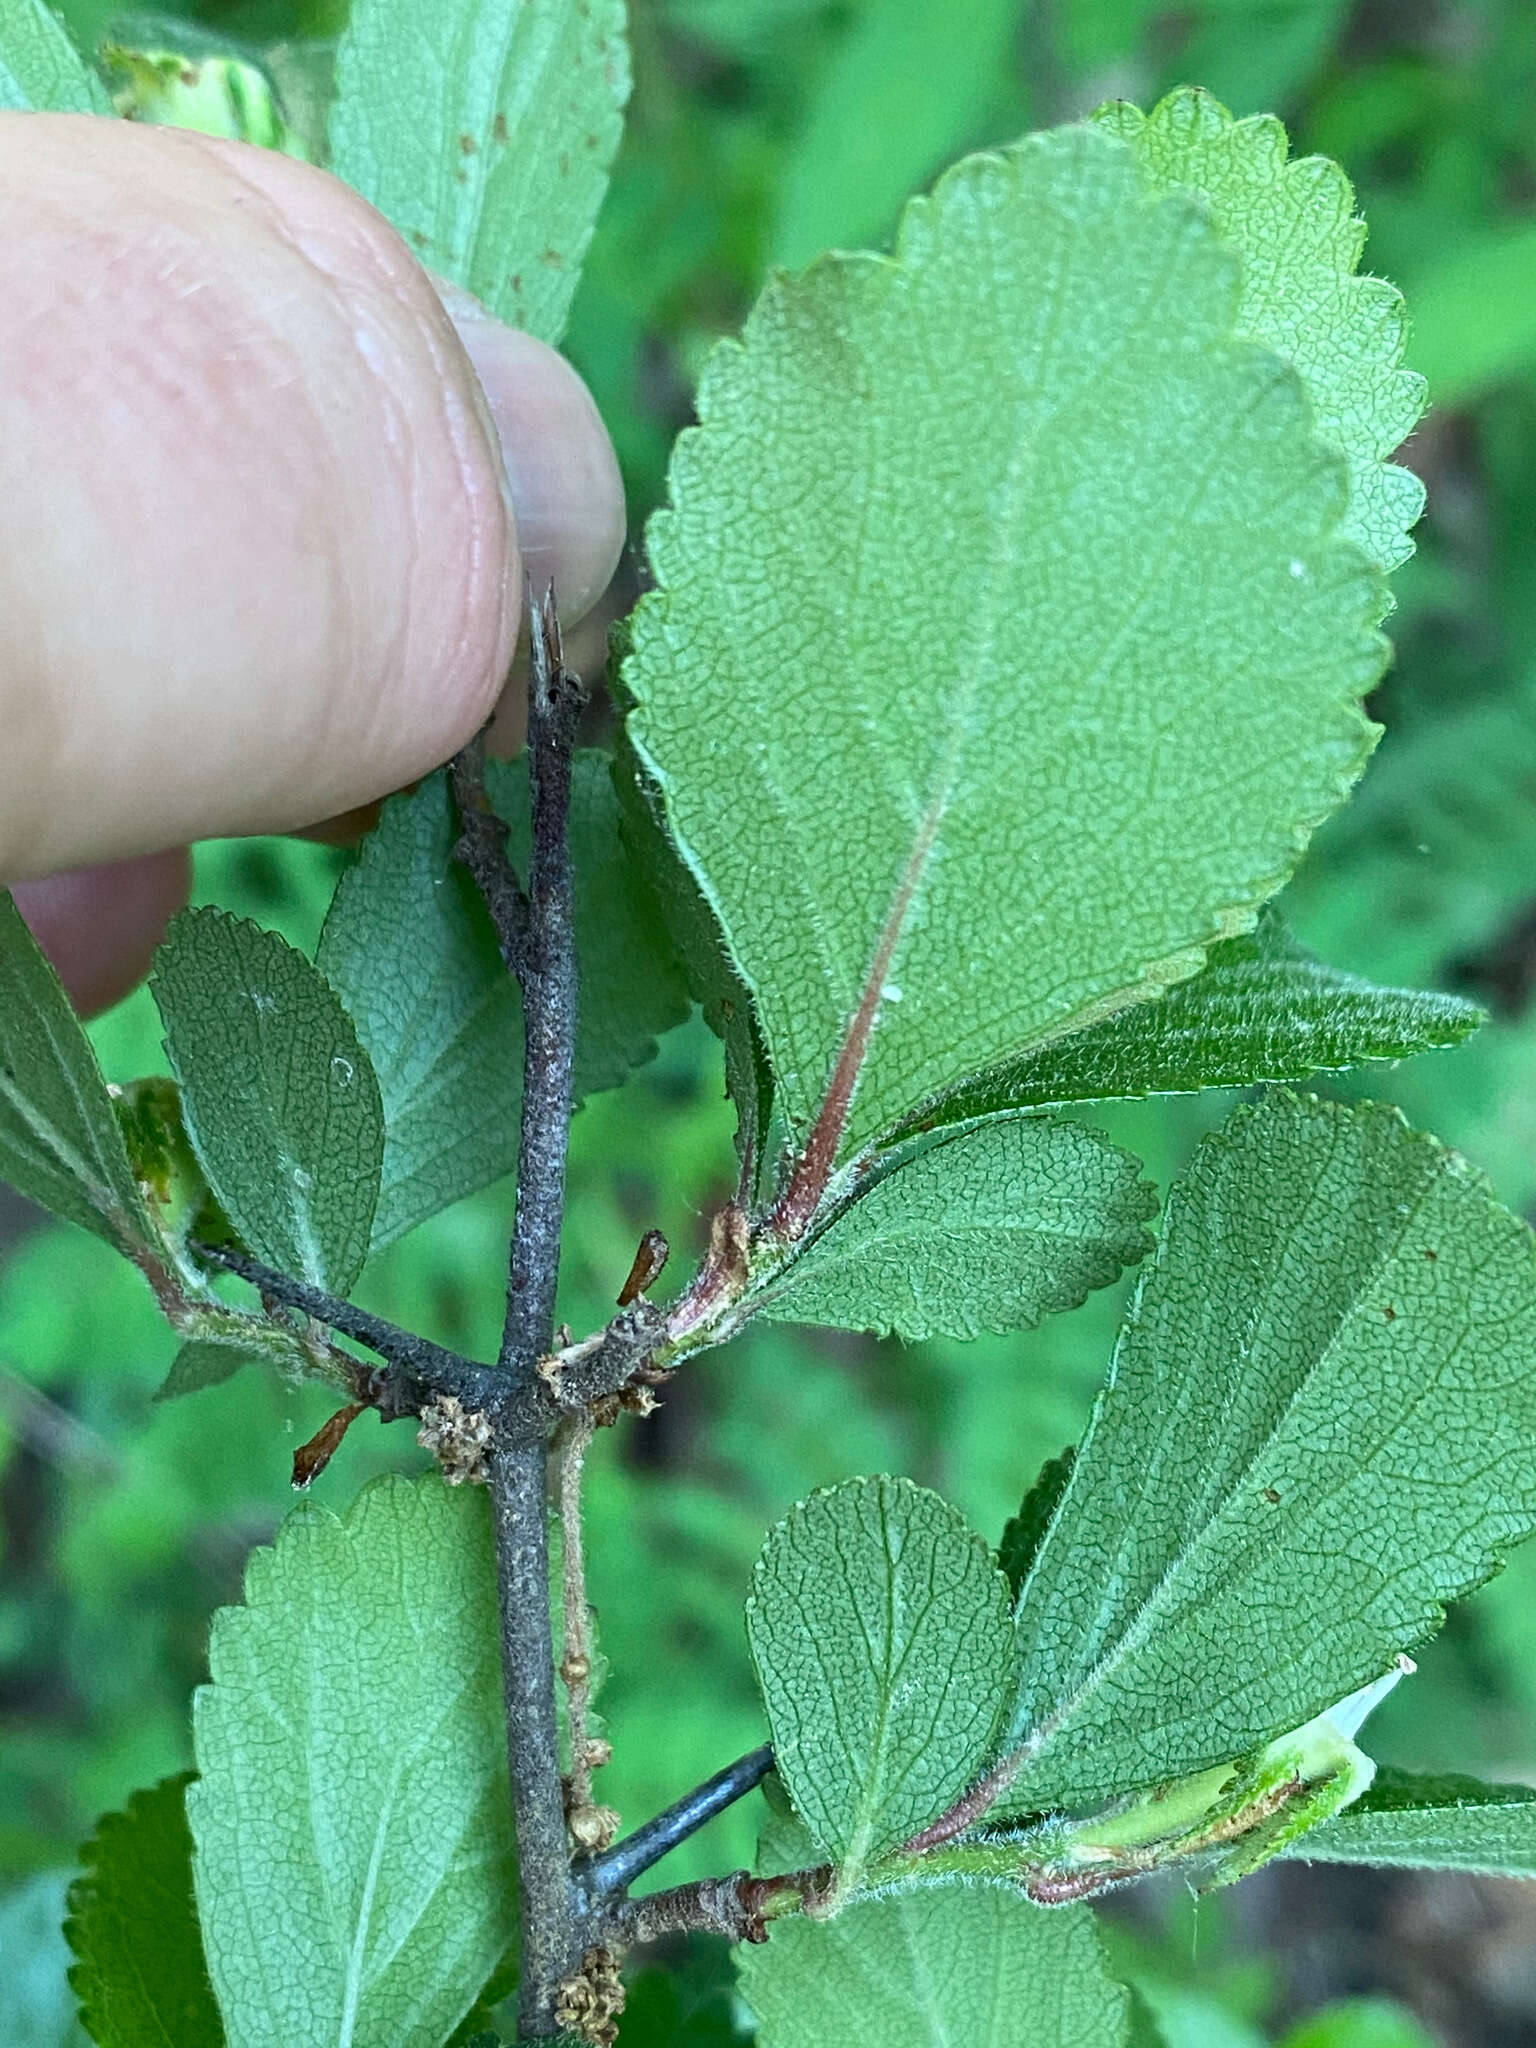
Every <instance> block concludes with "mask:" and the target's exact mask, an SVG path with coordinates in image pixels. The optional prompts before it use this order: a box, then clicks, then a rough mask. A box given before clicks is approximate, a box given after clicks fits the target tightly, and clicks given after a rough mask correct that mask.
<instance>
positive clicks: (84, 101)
mask: <svg viewBox="0 0 1536 2048" xmlns="http://www.w3.org/2000/svg"><path fill="white" fill-rule="evenodd" d="M111 111H112V107H111V102H110V101H109V100H108V98H107V95H106V91H105V89H104V88H103V86H102V83H101V80H100V79H99V78H97V77H96V75H95V74H94V72H92V71H90V70H88V69H87V68H86V66H85V64H84V63H82V61H81V59H80V54H79V52H78V51H77V50H76V48H75V46H74V44H73V43H72V42H71V41H70V39H69V34H68V31H67V30H66V29H65V27H64V24H63V23H62V22H61V21H60V19H59V17H58V16H57V14H55V13H54V11H53V9H52V8H51V7H50V6H48V4H47V0H8V4H7V5H6V7H5V9H4V11H3V19H0V112H15V113H29V112H35V113H41V114H110V113H111Z"/></svg>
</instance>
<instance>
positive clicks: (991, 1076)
mask: <svg viewBox="0 0 1536 2048" xmlns="http://www.w3.org/2000/svg"><path fill="white" fill-rule="evenodd" d="M1483 1021H1484V1013H1483V1012H1482V1011H1481V1010H1480V1009H1479V1008H1478V1007H1477V1005H1476V1004H1475V1003H1469V1002H1465V1001H1463V1000H1462V998H1461V997H1459V996H1444V995H1435V994H1431V993H1426V992H1425V991H1424V990H1421V989H1407V988H1377V987H1376V986H1375V985H1374V984H1373V983H1371V982H1368V981H1362V980H1361V979H1360V978H1359V977H1358V976H1357V975H1353V974H1345V973H1343V972H1341V971H1340V970H1339V969H1338V968H1334V967H1327V966H1325V965H1324V964H1323V962H1322V961H1321V960H1318V959H1316V958H1315V957H1314V956H1313V955H1312V954H1311V953H1308V952H1307V951H1306V950H1305V949H1304V948H1303V947H1301V946H1298V945H1297V944H1296V942H1295V940H1294V939H1292V938H1291V936H1290V934H1289V933H1288V932H1287V931H1286V929H1285V926H1284V925H1283V924H1282V923H1281V921H1280V918H1279V917H1278V916H1277V914H1276V913H1275V912H1274V911H1273V910H1272V909H1271V910H1266V911H1265V912H1264V913H1263V915H1262V916H1261V917H1260V919H1259V922H1258V925H1257V927H1256V928H1255V930H1253V931H1251V932H1245V933H1243V934H1242V935H1241V937H1239V938H1235V939H1226V940H1223V942H1222V943H1221V944H1220V945H1219V946H1213V947H1212V948H1211V952H1210V957H1209V959H1208V960H1207V962H1206V964H1205V966H1204V967H1203V968H1202V969H1201V971H1200V973H1198V974H1196V975H1193V976H1191V978H1190V979H1189V980H1188V981H1182V982H1180V983H1179V985H1178V986H1177V987H1176V988H1171V989H1169V990H1168V992H1167V994H1166V995H1163V996H1159V997H1158V998H1157V999H1156V1000H1155V1001H1153V1002H1150V1003H1142V1004H1140V1005H1138V1007H1137V1008H1136V1009H1134V1010H1127V1011H1121V1012H1119V1013H1118V1014H1117V1015H1116V1016H1113V1017H1106V1018H1105V1019H1103V1021H1102V1022H1101V1023H1098V1024H1090V1025H1089V1026H1088V1028H1087V1030H1086V1031H1075V1032H1072V1033H1071V1034H1069V1035H1068V1036H1067V1037H1065V1038H1053V1039H1052V1040H1051V1041H1050V1042H1049V1043H1048V1044H1046V1045H1042V1046H1037V1047H1036V1048H1035V1049H1034V1050H1033V1051H1032V1052H1027V1053H1024V1054H1022V1055H1021V1056H1020V1057H1019V1058H1018V1059H1016V1060H1010V1061H1008V1062H1006V1063H1005V1064H1004V1065H1001V1066H997V1067H993V1068H991V1069H990V1070H989V1071H987V1072H986V1073H982V1074H975V1075H972V1076H970V1077H969V1078H968V1079H966V1080H964V1081H962V1082H961V1083H960V1084H959V1086H958V1087H955V1088H952V1089H950V1090H949V1091H948V1092H947V1093H945V1094H944V1095H941V1096H939V1097H938V1098H937V1099H936V1100H935V1101H933V1102H931V1103H928V1104H925V1105H924V1107H923V1108H922V1109H921V1110H919V1111H918V1112H917V1113H916V1114H915V1115H914V1116H912V1117H910V1118H908V1119H907V1120H906V1122H905V1124H904V1125H903V1126H902V1127H901V1128H899V1129H898V1130H897V1131H896V1132H895V1133H894V1134H893V1136H894V1137H896V1138H899V1137H901V1136H902V1135H903V1133H904V1132H905V1131H906V1130H910V1129H929V1128H932V1127H933V1126H935V1125H941V1124H949V1123H965V1122H968V1121H969V1120H970V1119H971V1118H973V1117H978V1116H990V1115H994V1114H996V1113H997V1112H998V1111H999V1110H1004V1109H1013V1108H1021V1107H1031V1106H1036V1105H1042V1104H1053V1105H1055V1104H1065V1103H1069V1102H1101V1101H1105V1100H1109V1099H1112V1098H1127V1097H1135V1096H1142V1095H1182V1094H1193V1093H1195V1092H1197V1091H1198V1090H1200V1089H1202V1088H1246V1087H1249V1086H1251V1085H1252V1084H1253V1083H1254V1082H1256V1081H1303V1080H1305V1079H1306V1078H1307V1076H1308V1075H1310V1074H1322V1073H1337V1072H1342V1071H1343V1070H1344V1069H1346V1068H1348V1067H1356V1066H1360V1065H1362V1064H1363V1063H1365V1062H1366V1061H1368V1060H1401V1059H1409V1058H1411V1057H1412V1056H1413V1055H1414V1054H1415V1053H1420V1052H1430V1051H1433V1050H1438V1049H1440V1048H1443V1047H1445V1046H1451V1045H1459V1044H1460V1043H1461V1041H1462V1040H1463V1039H1464V1038H1466V1037H1468V1036H1469V1035H1470V1034H1471V1033H1472V1032H1473V1031H1475V1030H1476V1029H1477V1027H1478V1026H1479V1025H1480V1024H1481V1023H1482V1022H1483Z"/></svg>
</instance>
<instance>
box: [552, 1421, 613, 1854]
mask: <svg viewBox="0 0 1536 2048" xmlns="http://www.w3.org/2000/svg"><path fill="white" fill-rule="evenodd" d="M591 1441H592V1424H591V1422H590V1421H589V1420H588V1418H587V1417H586V1416H584V1415H582V1416H573V1417H572V1418H571V1419H570V1421H568V1422H567V1423H566V1424H565V1426H564V1428H563V1429H562V1430H561V1433H560V1438H559V1458H560V1463H559V1470H560V1575H561V1595H562V1614H563V1617H564V1627H563V1629H562V1631H561V1636H562V1640H561V1644H560V1676H561V1678H562V1680H563V1681H564V1684H565V1696H566V1704H567V1712H568V1715H569V1719H570V1727H571V1791H570V1800H569V1806H570V1809H571V1811H572V1812H574V1811H575V1810H576V1809H577V1808H578V1807H585V1806H590V1805H591V1804H592V1757H591V1752H590V1750H589V1748H588V1745H587V1708H588V1706H589V1705H590V1703H591V1698H592V1645H591V1642H590V1640H589V1631H588V1628H587V1574H586V1562H585V1558H584V1556H583V1553H582V1544H581V1468H582V1463H583V1460H584V1459H585V1458H586V1455H587V1447H588V1446H589V1445H590V1443H591ZM614 1825H615V1823H614V1822H612V1821H610V1822H609V1826H610V1827H612V1826H614Z"/></svg>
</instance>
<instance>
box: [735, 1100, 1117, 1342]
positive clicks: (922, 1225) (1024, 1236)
mask: <svg viewBox="0 0 1536 2048" xmlns="http://www.w3.org/2000/svg"><path fill="white" fill-rule="evenodd" d="M1156 1210H1157V1195H1156V1191H1155V1190H1154V1189H1153V1188H1152V1187H1151V1186H1149V1185H1148V1183H1147V1182H1145V1181H1143V1180H1142V1179H1141V1175H1140V1164H1139V1162H1138V1161H1137V1160H1135V1159H1133V1158H1131V1156H1130V1155H1129V1153H1126V1152H1122V1151H1120V1150H1119V1149H1118V1148H1117V1147H1116V1146H1114V1145H1111V1144H1110V1143H1109V1142H1108V1140H1107V1139H1105V1138H1103V1137H1101V1136H1100V1135H1099V1134H1098V1133H1097V1132H1096V1131H1090V1130H1086V1129H1084V1128H1083V1126H1082V1125H1080V1124H1069V1123H1056V1122H1053V1121H1051V1120H1049V1119H1047V1118H1043V1117H1018V1116H1008V1117H1001V1118H997V1119H994V1120H992V1121H990V1122H987V1123H983V1124H980V1125H978V1126H975V1127H974V1128H972V1129H970V1130H967V1131H964V1132H962V1133H961V1134H959V1135H958V1136H955V1137H951V1138H948V1139H944V1140H941V1141H940V1142H938V1143H937V1144H933V1145H930V1146H928V1147H927V1149H926V1150H924V1151H922V1152H919V1153H918V1154H917V1155H916V1157H914V1158H912V1159H910V1160H908V1161H907V1162H906V1163H905V1164H901V1165H897V1166H896V1167H894V1168H893V1169H892V1170H890V1171H889V1172H887V1173H886V1174H885V1176H884V1177H883V1178H882V1179H881V1180H880V1181H879V1182H878V1183H877V1184H876V1185H875V1186H874V1187H872V1188H871V1189H870V1190H869V1192H868V1193H865V1194H860V1195H859V1196H858V1198H857V1199H856V1200H855V1201H854V1203H853V1205H852V1207H851V1208H849V1209H847V1210H845V1211H844V1213H843V1214H842V1215H841V1216H839V1217H838V1218H837V1219H836V1220H835V1221H834V1222H833V1223H832V1224H831V1225H830V1226H829V1227H828V1228H827V1229H826V1230H824V1231H823V1232H822V1233H821V1234H820V1236H818V1237H817V1238H816V1239H815V1241H814V1242H813V1243H812V1244H811V1245H810V1246H809V1248H808V1249H807V1250H806V1251H805V1252H804V1253H803V1254H802V1255H801V1256H800V1257H799V1258H798V1259H796V1260H795V1262H794V1264H793V1265H792V1266H791V1267H790V1268H789V1270H788V1272H787V1273H786V1274H785V1276H784V1278H783V1280H782V1281H781V1282H779V1283H777V1284H775V1285H774V1286H773V1287H772V1288H771V1290H770V1292H769V1294H768V1296H767V1299H766V1303H765V1306H764V1307H763V1309H762V1310H761V1311H760V1312H761V1313H763V1314H766V1315H768V1316H771V1317H775V1318H778V1319H780V1320H787V1321H793V1322H805V1323H831V1324H834V1325H836V1326H837V1327H838V1328H840V1329H847V1330H875V1331H878V1332H880V1333H881V1334H885V1333H888V1332H891V1331H894V1332H895V1333H896V1334H897V1335H898V1336H901V1337H904V1338H907V1339H909V1340H912V1341H917V1340H919V1339H921V1338H924V1337H931V1336H934V1335H938V1334H942V1335H944V1336H949V1337H960V1338H969V1337H976V1336H979V1335H980V1334H981V1332H982V1331H983V1330H997V1331H1007V1330H1028V1329H1033V1328H1034V1326H1035V1324H1036V1323H1038V1322H1039V1321H1040V1319H1041V1317H1042V1316H1044V1315H1047V1314H1049V1313H1051V1312H1052V1311H1053V1310H1057V1309H1067V1308H1076V1306H1077V1305H1078V1303H1079V1302H1081V1301H1082V1300H1084V1299H1085V1298H1086V1296H1087V1295H1088V1294H1089V1293H1090V1292H1091V1291H1092V1290H1093V1289H1094V1288H1096V1287H1105V1286H1107V1285H1108V1284H1109V1282H1110V1281H1112V1280H1113V1279H1115V1278H1116V1276H1117V1275H1118V1274H1119V1273H1120V1272H1121V1270H1122V1269H1123V1268H1124V1267H1126V1266H1128V1265H1134V1264H1135V1263H1136V1262H1137V1261H1138V1260H1139V1259H1142V1258H1144V1257H1145V1256H1146V1254H1147V1252H1148V1251H1150V1250H1151V1246H1152V1239H1151V1236H1150V1234H1149V1232H1148V1230H1147V1222H1148V1219H1149V1218H1150V1217H1151V1216H1153V1215H1155V1214H1156Z"/></svg>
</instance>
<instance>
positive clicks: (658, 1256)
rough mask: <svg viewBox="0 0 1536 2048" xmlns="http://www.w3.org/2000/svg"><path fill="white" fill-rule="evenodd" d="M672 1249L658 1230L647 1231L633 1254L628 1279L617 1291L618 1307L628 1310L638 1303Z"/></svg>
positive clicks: (658, 1273) (659, 1271)
mask: <svg viewBox="0 0 1536 2048" xmlns="http://www.w3.org/2000/svg"><path fill="white" fill-rule="evenodd" d="M671 1250H672V1247H671V1245H669V1244H668V1243H667V1240H666V1239H665V1237H663V1235H662V1234H661V1232H660V1231H659V1230H648V1231H647V1232H646V1233H645V1235H644V1237H642V1238H641V1240H640V1249H639V1250H638V1251H637V1252H636V1253H635V1263H634V1264H633V1265H632V1266H631V1267H630V1269H629V1278H628V1279H627V1280H626V1281H625V1282H624V1285H623V1286H622V1287H621V1288H620V1289H619V1307H620V1308H628V1307H629V1305H630V1303H631V1302H633V1301H638V1300H639V1298H640V1296H641V1295H642V1294H644V1293H645V1291H646V1289H647V1288H648V1287H650V1286H651V1285H652V1284H653V1282H654V1281H655V1280H656V1279H657V1278H658V1276H659V1275H660V1273H661V1269H662V1267H663V1266H664V1265H665V1264H666V1263H667V1257H668V1254H669V1253H670V1252H671Z"/></svg>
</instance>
